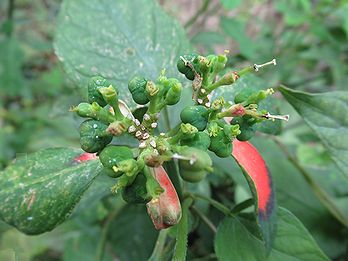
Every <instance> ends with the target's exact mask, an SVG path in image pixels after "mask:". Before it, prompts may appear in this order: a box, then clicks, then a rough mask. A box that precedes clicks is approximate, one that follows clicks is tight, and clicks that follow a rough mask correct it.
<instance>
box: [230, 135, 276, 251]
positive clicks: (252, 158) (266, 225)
mask: <svg viewBox="0 0 348 261" xmlns="http://www.w3.org/2000/svg"><path fill="white" fill-rule="evenodd" d="M232 156H233V157H234V158H235V160H236V161H237V163H238V164H239V165H240V167H241V168H242V170H243V173H244V175H245V177H246V179H247V181H248V184H249V187H250V189H251V192H252V194H253V197H254V200H255V204H257V207H255V212H256V216H257V223H258V225H259V227H260V231H261V234H262V237H263V239H264V241H265V244H266V248H267V250H268V251H269V250H270V248H271V246H272V243H273V240H274V237H275V232H276V207H275V195H274V188H273V184H272V178H271V175H270V172H269V170H268V168H267V165H266V163H265V161H264V160H263V158H262V157H261V155H260V153H259V152H258V151H257V149H256V148H255V147H254V146H253V145H251V144H250V143H249V142H245V141H244V142H242V141H238V140H237V139H235V140H234V141H233V151H232Z"/></svg>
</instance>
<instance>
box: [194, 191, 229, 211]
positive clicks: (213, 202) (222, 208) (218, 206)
mask: <svg viewBox="0 0 348 261" xmlns="http://www.w3.org/2000/svg"><path fill="white" fill-rule="evenodd" d="M190 195H191V196H193V198H199V199H203V200H205V201H207V202H209V203H210V205H212V206H213V207H214V208H216V209H217V210H219V211H221V212H222V213H223V214H225V215H226V216H230V217H233V216H234V214H233V213H232V212H231V210H230V209H229V208H228V207H226V206H224V205H223V204H221V203H220V202H218V201H216V200H215V199H212V198H210V197H207V196H204V195H201V194H196V193H195V194H190Z"/></svg>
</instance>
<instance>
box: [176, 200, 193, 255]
mask: <svg viewBox="0 0 348 261" xmlns="http://www.w3.org/2000/svg"><path fill="white" fill-rule="evenodd" d="M192 202H193V200H192V198H186V199H185V200H184V203H183V204H182V217H181V220H180V222H179V224H178V225H177V235H176V244H175V248H174V255H173V259H172V260H173V261H182V260H186V252H187V241H188V232H189V220H188V212H189V207H190V206H191V204H192Z"/></svg>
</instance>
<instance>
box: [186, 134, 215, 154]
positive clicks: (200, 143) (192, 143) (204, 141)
mask: <svg viewBox="0 0 348 261" xmlns="http://www.w3.org/2000/svg"><path fill="white" fill-rule="evenodd" d="M180 145H182V146H185V145H186V146H189V147H194V148H197V149H201V150H204V151H205V150H207V149H208V148H209V146H210V137H209V134H208V133H205V132H203V131H200V132H197V133H196V134H195V135H194V136H193V138H191V139H182V140H181V141H180Z"/></svg>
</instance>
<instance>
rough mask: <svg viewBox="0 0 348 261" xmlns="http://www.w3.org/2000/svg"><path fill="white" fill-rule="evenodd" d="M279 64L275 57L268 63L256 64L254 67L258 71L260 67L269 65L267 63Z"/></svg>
mask: <svg viewBox="0 0 348 261" xmlns="http://www.w3.org/2000/svg"><path fill="white" fill-rule="evenodd" d="M271 64H273V65H277V61H276V59H273V60H272V61H269V62H267V63H263V64H256V63H255V64H254V69H255V72H258V71H259V69H260V68H262V67H264V66H267V65H271Z"/></svg>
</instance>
